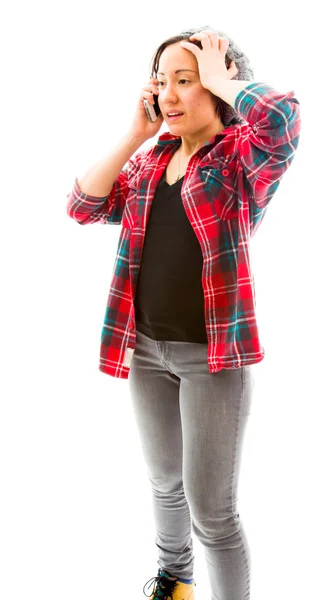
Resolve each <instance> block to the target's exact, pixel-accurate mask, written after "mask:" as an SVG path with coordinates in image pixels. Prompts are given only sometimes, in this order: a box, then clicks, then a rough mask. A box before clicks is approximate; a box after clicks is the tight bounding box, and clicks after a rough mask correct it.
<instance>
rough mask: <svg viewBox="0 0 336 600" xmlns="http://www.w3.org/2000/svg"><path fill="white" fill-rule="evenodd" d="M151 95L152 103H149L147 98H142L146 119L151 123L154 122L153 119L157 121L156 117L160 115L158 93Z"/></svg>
mask: <svg viewBox="0 0 336 600" xmlns="http://www.w3.org/2000/svg"><path fill="white" fill-rule="evenodd" d="M153 96H154V104H151V103H150V102H148V100H144V101H143V102H144V107H145V111H146V114H147V117H148V119H149V120H150V121H151V122H152V123H155V121H157V120H158V118H159V117H160V116H161V111H160V108H159V100H158V94H153Z"/></svg>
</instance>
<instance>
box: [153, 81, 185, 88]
mask: <svg viewBox="0 0 336 600" xmlns="http://www.w3.org/2000/svg"><path fill="white" fill-rule="evenodd" d="M181 81H189V79H180V81H179V83H181ZM161 83H164V82H163V81H158V84H157V86H158V87H161V85H160V84H161Z"/></svg>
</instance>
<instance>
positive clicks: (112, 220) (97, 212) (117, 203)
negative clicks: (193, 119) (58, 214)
mask: <svg viewBox="0 0 336 600" xmlns="http://www.w3.org/2000/svg"><path fill="white" fill-rule="evenodd" d="M147 152H148V150H140V151H138V152H137V153H136V154H135V155H134V156H132V157H131V158H130V159H129V161H128V162H127V163H126V165H125V167H124V168H123V169H122V170H121V171H120V173H119V175H118V177H117V179H116V180H115V182H114V184H113V187H112V190H111V192H110V193H109V195H108V196H104V197H103V198H98V197H96V196H89V195H88V194H84V192H82V191H81V189H80V187H79V185H78V178H77V177H76V179H75V181H74V185H73V188H72V190H71V192H69V194H67V199H68V201H67V205H66V212H67V215H68V216H69V217H71V219H74V220H75V221H77V223H79V224H80V225H88V224H90V223H104V224H111V225H120V223H121V219H122V216H123V211H124V208H125V203H126V198H127V196H128V192H129V187H128V182H129V181H130V180H131V179H132V177H134V175H135V174H136V173H137V171H138V170H139V168H140V166H141V165H142V163H143V160H144V158H145V156H146V154H147Z"/></svg>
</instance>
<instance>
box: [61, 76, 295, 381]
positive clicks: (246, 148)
mask: <svg viewBox="0 0 336 600" xmlns="http://www.w3.org/2000/svg"><path fill="white" fill-rule="evenodd" d="M234 108H235V110H236V111H237V112H238V113H239V114H240V115H241V116H242V117H243V119H244V121H245V123H244V124H236V125H231V126H229V127H226V128H225V129H223V131H221V132H220V133H218V134H216V135H215V136H214V137H213V138H212V139H211V140H210V141H208V142H207V143H206V144H204V146H202V148H200V149H199V150H198V152H196V153H195V154H194V155H193V156H192V158H191V159H190V161H189V165H188V169H187V171H186V174H185V177H184V181H183V185H182V190H181V194H182V202H183V206H184V209H185V211H186V215H187V217H188V219H189V221H190V223H191V225H192V227H193V229H194V232H195V235H196V237H197V239H198V241H199V243H200V246H201V249H202V254H203V271H202V286H203V290H204V307H205V323H206V330H207V336H208V366H209V372H210V373H216V372H218V371H220V370H221V369H237V368H240V367H242V366H245V365H249V364H253V363H257V362H260V361H261V360H262V359H263V358H264V355H265V351H264V348H263V346H262V345H261V343H260V340H259V335H258V325H257V320H256V298H255V288H254V277H253V274H252V271H251V264H250V255H249V243H250V238H251V237H252V236H253V235H254V234H255V233H256V231H257V229H258V227H259V226H260V224H261V222H262V220H263V218H264V216H265V213H266V210H267V207H268V205H269V202H270V200H271V198H272V197H273V195H274V193H275V192H276V190H277V188H278V186H279V183H280V181H281V178H282V176H283V175H284V173H285V171H286V170H287V169H288V167H289V166H290V164H291V162H292V160H293V158H294V154H295V151H296V149H297V146H298V142H299V134H300V129H301V121H300V104H299V102H298V100H297V99H296V98H295V96H294V91H290V92H288V93H286V94H283V93H280V92H278V91H277V90H276V89H274V88H273V87H271V86H270V85H267V84H265V83H260V82H252V83H250V84H248V85H247V87H245V88H244V89H243V90H241V91H240V92H239V93H238V95H237V97H236V99H235V103H234ZM180 143H181V138H180V137H179V136H174V135H172V134H171V133H169V132H165V133H163V134H162V135H161V136H159V137H158V140H157V142H156V144H155V145H154V146H153V147H152V148H149V149H146V150H143V149H142V150H141V149H140V150H139V151H138V152H136V153H135V154H134V155H133V156H132V157H131V158H130V160H129V161H128V163H127V164H126V166H125V167H124V168H123V169H122V171H121V172H120V173H119V175H118V178H117V179H116V181H115V182H114V185H113V188H112V190H111V192H110V194H109V195H108V196H105V197H104V198H96V197H93V196H89V195H87V194H84V193H83V192H81V190H80V188H79V186H78V180H77V178H76V179H75V182H74V186H73V189H72V191H71V192H70V193H69V194H68V195H67V198H68V202H67V214H68V215H69V216H70V217H71V218H72V219H74V220H75V221H77V222H78V223H80V224H81V225H87V224H90V223H105V224H112V225H119V224H121V226H122V227H121V233H120V238H119V242H118V248H117V255H116V259H115V264H114V271H113V276H112V282H111V286H110V290H109V295H108V299H107V307H106V312H105V317H104V322H103V328H102V333H101V345H100V357H99V369H100V370H101V371H102V372H103V373H107V374H108V375H111V376H113V377H119V378H123V379H127V378H128V375H129V371H130V365H131V361H132V356H133V353H134V349H135V344H136V329H135V328H136V323H135V315H134V305H133V299H134V297H135V291H136V283H137V278H138V274H139V269H140V264H141V255H142V248H143V244H144V238H145V232H146V224H147V221H148V217H149V213H150V209H151V204H152V201H153V198H154V195H155V190H156V187H157V185H158V183H159V181H160V179H161V178H162V176H163V173H164V171H165V169H166V166H167V164H168V162H169V160H170V158H171V156H172V154H173V153H174V151H175V150H176V146H177V145H179V144H180Z"/></svg>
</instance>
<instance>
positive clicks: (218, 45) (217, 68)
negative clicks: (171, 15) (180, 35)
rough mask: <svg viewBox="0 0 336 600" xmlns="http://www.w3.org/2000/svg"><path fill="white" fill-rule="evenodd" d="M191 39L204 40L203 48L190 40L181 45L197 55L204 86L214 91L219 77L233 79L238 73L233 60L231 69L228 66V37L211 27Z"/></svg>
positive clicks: (182, 42) (195, 34)
mask: <svg viewBox="0 0 336 600" xmlns="http://www.w3.org/2000/svg"><path fill="white" fill-rule="evenodd" d="M189 39H190V40H193V39H194V40H200V41H201V42H202V46H203V49H202V50H201V49H200V48H198V46H196V44H192V43H190V42H185V41H181V42H180V45H181V46H182V48H185V49H186V50H190V52H192V53H193V54H194V55H195V56H196V59H197V62H198V70H199V76H200V80H201V84H202V86H203V87H204V88H206V89H208V90H210V92H212V89H211V88H212V87H213V89H214V90H216V85H217V88H218V79H221V80H222V79H232V78H233V77H234V76H235V75H237V73H238V69H237V67H236V65H235V63H234V61H233V60H232V61H231V63H230V67H229V69H227V68H226V64H225V55H226V51H227V49H228V46H229V40H228V39H226V38H223V37H220V36H219V35H218V33H217V32H216V31H210V30H209V29H203V31H200V32H199V33H194V35H191V36H190V38H189Z"/></svg>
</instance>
